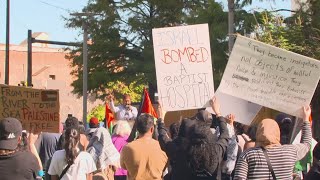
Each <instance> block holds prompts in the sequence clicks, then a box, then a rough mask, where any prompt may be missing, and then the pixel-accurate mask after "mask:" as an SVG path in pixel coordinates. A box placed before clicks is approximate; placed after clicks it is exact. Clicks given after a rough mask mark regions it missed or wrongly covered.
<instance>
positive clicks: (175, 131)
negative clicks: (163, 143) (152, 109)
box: [169, 122, 180, 139]
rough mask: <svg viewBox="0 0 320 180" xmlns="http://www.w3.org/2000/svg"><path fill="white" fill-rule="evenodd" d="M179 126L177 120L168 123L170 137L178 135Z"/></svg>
mask: <svg viewBox="0 0 320 180" xmlns="http://www.w3.org/2000/svg"><path fill="white" fill-rule="evenodd" d="M179 128H180V123H179V122H175V123H172V124H171V125H170V127H169V131H170V135H171V139H174V138H176V137H177V136H178V134H179Z"/></svg>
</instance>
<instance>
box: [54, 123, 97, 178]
mask: <svg viewBox="0 0 320 180" xmlns="http://www.w3.org/2000/svg"><path fill="white" fill-rule="evenodd" d="M64 138H65V143H64V149H63V150H59V151H56V152H55V153H54V154H53V157H52V161H51V164H50V167H49V171H48V173H49V174H50V175H51V179H52V180H57V179H65V180H73V179H77V180H91V179H92V172H94V171H95V170H96V165H95V163H94V161H93V158H92V157H91V156H90V154H89V153H87V152H84V151H81V150H80V149H79V146H78V145H79V143H80V132H79V128H78V127H69V128H67V130H66V131H65V136H64Z"/></svg>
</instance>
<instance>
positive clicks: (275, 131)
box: [256, 119, 280, 147]
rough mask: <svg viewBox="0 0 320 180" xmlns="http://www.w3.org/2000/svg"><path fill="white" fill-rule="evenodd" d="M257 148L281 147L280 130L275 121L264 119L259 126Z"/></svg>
mask: <svg viewBox="0 0 320 180" xmlns="http://www.w3.org/2000/svg"><path fill="white" fill-rule="evenodd" d="M256 144H257V146H263V147H271V146H278V145H280V128H279V126H278V123H277V122H276V121H275V120H273V119H264V120H262V121H261V123H260V124H258V126H257V132H256Z"/></svg>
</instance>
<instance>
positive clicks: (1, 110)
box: [0, 84, 60, 132]
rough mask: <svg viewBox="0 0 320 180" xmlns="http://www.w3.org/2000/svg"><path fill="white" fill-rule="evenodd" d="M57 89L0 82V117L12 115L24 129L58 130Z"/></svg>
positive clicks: (58, 107) (37, 130)
mask: <svg viewBox="0 0 320 180" xmlns="http://www.w3.org/2000/svg"><path fill="white" fill-rule="evenodd" d="M59 110H60V106H59V91H57V90H41V89H31V88H26V87H17V86H7V85H2V84H0V119H2V118H6V117H14V118H17V119H18V120H20V121H21V123H22V127H23V129H25V130H28V131H30V130H33V131H34V132H40V131H43V132H59V123H60V114H59Z"/></svg>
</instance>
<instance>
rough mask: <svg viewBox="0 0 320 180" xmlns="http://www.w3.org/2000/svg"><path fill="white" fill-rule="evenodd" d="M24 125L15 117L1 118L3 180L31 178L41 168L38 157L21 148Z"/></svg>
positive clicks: (0, 150) (1, 167) (0, 144)
mask: <svg viewBox="0 0 320 180" xmlns="http://www.w3.org/2000/svg"><path fill="white" fill-rule="evenodd" d="M21 135H22V125H21V123H20V121H19V120H17V119H15V118H4V119H1V120H0V174H1V179H2V180H11V179H19V180H23V179H26V180H30V179H35V178H36V177H37V172H38V171H39V170H40V167H39V164H38V160H37V158H36V157H35V156H34V155H33V154H32V153H31V152H30V151H24V150H20V148H19V147H20V146H22V137H21Z"/></svg>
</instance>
